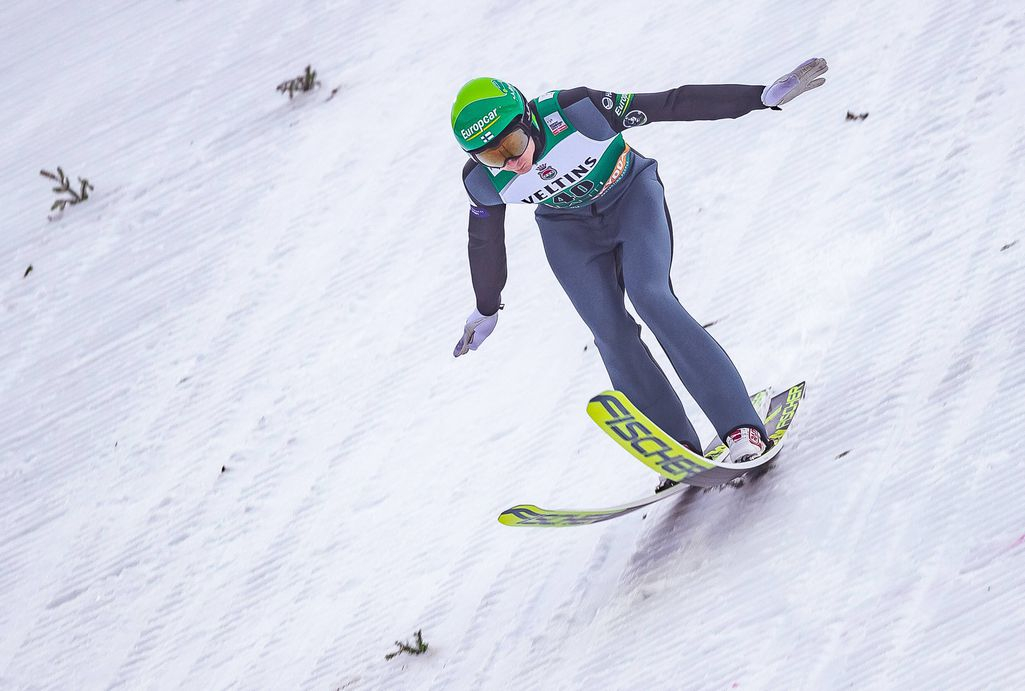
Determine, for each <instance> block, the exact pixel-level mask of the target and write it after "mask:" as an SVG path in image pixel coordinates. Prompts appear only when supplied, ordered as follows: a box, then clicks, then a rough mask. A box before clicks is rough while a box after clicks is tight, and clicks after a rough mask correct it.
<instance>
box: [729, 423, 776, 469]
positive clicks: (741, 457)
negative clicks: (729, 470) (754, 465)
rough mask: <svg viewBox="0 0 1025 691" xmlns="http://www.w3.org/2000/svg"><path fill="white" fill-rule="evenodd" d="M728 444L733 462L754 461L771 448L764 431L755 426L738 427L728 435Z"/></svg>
mask: <svg viewBox="0 0 1025 691" xmlns="http://www.w3.org/2000/svg"><path fill="white" fill-rule="evenodd" d="M726 446H728V447H729V449H730V462H731V463H744V462H745V461H753V460H754V459H756V458H758V457H759V456H761V455H762V454H763V453H765V451H766V450H767V449H768V448H769V445H768V444H767V443H766V442H765V439H763V438H762V433H761V432H759V431H758V430H756V429H755V428H754V427H738V428H737V429H735V430H733V431H732V432H730V433H729V434H728V435H726Z"/></svg>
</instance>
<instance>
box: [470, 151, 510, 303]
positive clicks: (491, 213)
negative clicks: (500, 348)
mask: <svg viewBox="0 0 1025 691" xmlns="http://www.w3.org/2000/svg"><path fill="white" fill-rule="evenodd" d="M473 168H474V164H473V163H472V162H469V163H467V165H466V167H465V168H464V169H463V177H464V181H465V177H466V175H467V174H468V173H469V172H470V171H471V170H472V169H473ZM467 194H469V195H470V221H469V236H470V239H469V242H468V244H467V252H468V254H469V257H470V280H471V281H472V283H473V293H474V295H475V296H476V298H477V311H478V312H480V313H481V314H485V315H490V314H494V313H495V312H497V311H498V307H499V305H500V304H501V303H502V289H503V288H505V280H506V277H507V275H508V270H507V267H506V258H505V204H495V205H491V206H488V205H484V204H480V203H478V202H477V200H476V199H475V198H474V196H473V194H472V193H471V192H470V191H469V190H467Z"/></svg>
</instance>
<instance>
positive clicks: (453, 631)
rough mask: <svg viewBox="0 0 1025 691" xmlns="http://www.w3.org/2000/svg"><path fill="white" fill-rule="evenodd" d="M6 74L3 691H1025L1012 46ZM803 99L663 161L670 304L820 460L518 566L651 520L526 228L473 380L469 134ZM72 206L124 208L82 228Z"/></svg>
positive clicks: (605, 12) (675, 34)
mask: <svg viewBox="0 0 1025 691" xmlns="http://www.w3.org/2000/svg"><path fill="white" fill-rule="evenodd" d="M0 46H3V48H2V50H0V74H2V75H3V77H2V78H3V85H4V87H5V88H4V93H5V95H6V98H5V99H3V101H0V124H2V125H3V131H4V137H3V138H0V201H2V204H3V209H4V214H3V216H4V219H5V221H4V223H3V228H4V232H3V233H2V234H0V257H2V258H3V261H2V264H0V266H2V267H3V270H2V271H0V319H2V322H0V328H2V334H3V336H2V338H0V384H2V386H3V392H4V395H3V397H2V399H0V564H2V565H3V566H2V568H0V688H5V689H6V688H11V689H34V688H47V689H49V688H54V689H56V688H60V689H68V688H76V689H106V688H131V689H135V688H161V689H164V688H168V689H170V688H187V689H221V688H239V689H254V688H259V689H291V688H303V689H325V690H327V689H347V690H348V689H379V688H408V689H450V688H452V689H464V688H465V689H470V688H488V689H505V688H511V687H513V686H522V687H525V688H530V687H539V688H553V689H575V688H603V689H604V688H608V689H656V688H658V689H662V688H665V689H675V688H687V689H691V688H693V689H728V688H744V689H752V688H755V689H757V688H763V689H781V688H815V689H818V688H840V687H843V688H850V687H854V688H866V687H872V688H915V687H917V688H937V687H946V688H965V687H972V688H982V687H989V688H1013V687H1016V686H1022V685H1023V684H1025V658H1022V656H1021V655H1020V649H1021V641H1022V640H1025V606H1023V605H1022V602H1023V599H1025V507H1023V502H1022V500H1021V498H1020V495H1019V483H1018V478H1020V473H1021V463H1022V461H1021V458H1020V453H1017V452H1018V451H1019V449H1020V438H1021V433H1020V431H1019V430H1018V429H1017V428H1016V425H1018V424H1020V420H1021V418H1022V415H1023V413H1025V398H1023V397H1022V395H1021V391H1022V389H1023V384H1025V364H1023V363H1025V329H1023V328H1022V326H1021V322H1020V319H1021V317H1020V314H1021V311H1022V310H1023V309H1025V297H1023V296H1025V271H1023V268H1025V259H1023V258H1025V254H1023V253H1025V238H1023V237H1022V235H1023V232H1022V230H1023V224H1022V220H1021V219H1022V215H1023V213H1025V163H1023V161H1025V121H1023V119H1022V113H1025V75H1023V72H1022V70H1021V65H1022V64H1025V9H1023V8H1022V6H1021V4H1020V3H1015V2H984V1H983V2H972V3H969V2H963V1H962V2H958V1H955V2H941V1H939V0H923V1H922V2H918V3H912V4H906V5H900V4H894V3H888V2H881V1H880V0H875V1H872V2H868V3H840V2H830V3H811V2H793V3H783V2H743V3H739V4H737V3H732V4H730V5H723V4H720V3H698V2H685V3H681V4H672V5H670V4H666V5H665V6H658V5H657V4H655V5H653V4H650V3H649V4H646V5H638V6H636V7H623V6H620V5H618V4H612V3H606V4H603V5H601V6H596V5H595V4H592V3H588V4H584V3H575V2H571V3H564V4H561V5H557V4H551V3H518V4H517V3H498V2H483V3H477V4H475V5H469V6H467V5H465V4H459V5H456V4H448V5H445V6H442V7H439V8H438V9H436V10H430V11H428V10H425V9H423V8H422V6H421V5H420V4H417V3H409V2H392V3H379V4H370V3H361V2H352V1H348V2H346V1H339V2H335V1H325V2H300V3H292V4H289V3H280V2H276V3H272V2H268V1H266V0H251V1H250V2H247V3H233V4H230V5H228V4H217V3H214V4H211V3H197V2H175V3H170V2H164V3H128V2H121V3H98V4H90V5H88V6H84V5H83V6H79V5H77V4H74V3H54V2H49V3H46V2H39V3H28V2H20V3H10V4H9V5H8V6H6V7H5V9H4V19H3V21H2V22H0ZM812 55H822V56H824V57H826V58H827V59H828V60H829V62H830V66H831V70H830V72H829V74H828V75H827V77H828V81H827V84H826V86H825V87H824V88H822V89H820V90H818V91H816V92H814V93H812V94H808V95H806V96H802V97H801V98H800V99H798V100H797V101H795V102H794V103H792V104H790V105H789V106H787V107H786V108H785V110H784V111H783V112H779V113H776V112H758V113H752V114H750V115H748V116H746V117H744V118H741V119H739V120H736V121H723V122H715V123H665V124H656V125H652V126H649V127H644V128H640V129H637V130H633V131H631V132H629V133H628V134H629V136H628V140H629V141H630V142H631V143H632V144H633V145H634V146H635V147H636V148H638V149H639V150H641V151H643V152H644V153H645V154H647V155H651V156H654V157H656V158H658V159H659V160H660V161H661V166H660V173H661V176H662V178H663V180H664V182H665V184H666V187H667V189H668V195H669V196H668V202H669V206H670V209H671V210H672V212H673V218H674V225H675V228H676V255H677V256H676V262H675V265H674V284H675V286H676V289H677V293H678V294H679V296H680V298H681V300H682V301H683V302H684V304H685V305H686V306H687V307H688V309H689V310H690V311H691V312H692V313H693V314H694V315H695V316H696V317H697V318H698V319H699V320H701V321H702V323H709V322H714V325H713V326H711V327H710V331H711V332H712V333H713V334H714V335H715V337H716V338H717V339H718V340H719V341H720V342H721V343H722V344H723V345H724V347H726V349H727V350H728V352H729V353H730V354H731V356H732V357H733V358H734V360H735V361H736V362H737V364H738V366H739V368H740V369H741V371H742V372H743V373H744V375H745V379H746V381H747V384H748V385H749V387H750V388H751V389H756V388H761V387H763V386H766V385H770V384H771V385H775V386H776V387H782V386H785V385H787V384H790V383H793V382H795V381H798V380H801V379H807V380H808V382H809V388H808V397H807V400H806V402H805V403H804V404H803V406H802V412H801V416H800V418H799V420H798V427H797V428H796V430H795V434H796V435H798V436H797V439H796V441H795V443H793V444H792V445H791V446H790V448H789V449H788V450H787V452H786V453H785V454H784V456H783V457H782V458H781V461H780V462H779V464H778V465H777V466H776V467H775V469H773V470H772V471H771V472H770V473H768V474H766V475H765V476H764V477H762V478H761V479H760V480H758V481H756V482H749V483H747V484H746V485H745V486H744V487H742V488H740V489H737V490H727V491H722V492H708V493H700V492H692V493H688V494H686V495H685V496H684V497H683V498H682V499H681V500H680V501H678V502H675V503H674V502H663V503H661V504H659V505H658V506H657V507H655V508H653V509H651V510H650V511H647V512H638V513H636V514H633V515H631V516H629V517H627V518H624V519H622V520H619V521H614V522H610V523H605V524H600V525H597V526H593V527H588V528H580V529H571V530H549V531H543V530H515V529H511V528H506V527H504V526H501V525H499V524H498V523H497V522H496V520H495V518H496V516H497V514H498V513H499V512H500V511H501V510H502V509H504V508H506V507H508V506H509V505H512V504H514V503H518V502H521V501H530V502H533V503H537V504H540V505H542V506H551V507H558V506H602V505H608V504H614V503H619V502H621V501H625V500H628V499H632V498H635V497H639V496H643V495H644V494H645V493H646V492H649V491H650V490H651V488H652V487H653V485H654V483H655V478H653V477H652V476H651V473H650V471H648V470H646V469H645V468H643V467H642V466H641V465H640V464H638V463H636V462H635V461H632V460H631V459H630V458H629V457H627V456H626V455H625V454H624V453H623V452H622V451H621V450H619V449H618V448H617V447H616V446H615V445H614V444H613V443H612V442H610V441H609V440H607V439H605V438H604V436H603V435H601V433H600V432H598V431H597V430H596V429H594V428H593V426H592V424H591V423H590V421H589V420H588V419H587V417H586V415H585V414H584V406H585V404H586V402H587V399H588V398H589V397H590V396H591V395H593V394H594V393H596V392H598V391H600V390H602V389H603V388H605V387H607V385H608V380H607V378H606V375H605V372H604V369H603V367H602V365H601V362H600V359H599V358H598V356H597V354H596V352H595V349H594V347H593V345H591V344H590V335H589V333H588V332H587V330H586V328H585V327H584V326H583V324H582V323H580V322H579V320H578V319H577V318H576V316H575V314H574V312H573V310H572V308H571V307H570V305H569V303H568V300H567V299H566V298H565V296H564V295H562V293H561V292H560V290H559V288H558V285H557V284H556V282H555V280H554V278H553V277H552V276H551V274H550V272H549V270H548V268H547V265H546V264H545V261H544V257H543V253H542V250H541V247H540V242H539V240H538V237H537V233H536V230H535V227H534V225H533V219H532V218H531V216H530V212H529V210H527V209H522V208H521V209H512V210H511V211H510V213H509V227H508V233H507V235H508V245H509V256H510V281H509V285H508V288H507V290H506V292H505V294H504V300H505V303H506V305H507V308H506V310H505V311H504V312H503V313H502V318H501V321H500V323H499V326H498V329H497V330H496V332H495V335H494V336H493V337H492V338H491V339H490V340H489V341H488V342H487V344H486V345H485V346H484V347H483V348H482V349H481V350H479V351H478V352H476V353H473V354H471V355H470V356H468V357H465V358H460V359H459V360H454V359H453V358H452V357H451V354H450V353H451V348H452V346H453V345H454V343H455V341H456V340H457V339H458V336H459V333H460V330H461V326H462V321H463V319H464V317H465V315H466V313H468V312H469V311H470V309H471V308H472V306H473V300H472V293H471V290H470V285H469V277H468V271H467V268H466V259H465V241H466V240H465V224H466V218H465V217H466V200H465V197H464V195H463V192H462V189H461V185H460V184H459V170H460V168H461V165H462V162H463V158H462V157H461V155H460V154H459V152H458V150H457V149H456V147H455V146H454V145H453V142H452V141H451V139H450V138H451V135H450V133H449V132H448V126H447V117H448V108H449V105H450V102H451V97H452V95H453V94H454V92H455V90H456V89H457V88H458V86H459V85H460V84H461V83H462V82H463V81H465V80H466V79H468V78H470V77H472V76H476V75H479V74H494V75H497V76H501V77H503V78H506V79H509V80H511V81H513V82H515V83H517V84H518V85H519V86H520V87H521V88H522V89H523V90H524V91H525V92H528V93H530V94H537V93H541V92H542V91H546V90H548V89H551V88H563V87H573V86H577V85H580V84H586V85H588V86H592V87H594V88H601V89H611V90H617V91H655V90H662V89H667V88H671V87H674V86H677V85H679V84H681V83H702V82H706V83H707V82H739V83H765V82H767V81H770V80H772V79H774V78H775V77H777V76H779V75H780V74H782V73H783V72H785V71H786V70H789V69H790V68H792V67H794V66H795V65H797V64H798V63H799V62H800V61H802V60H803V59H805V58H807V57H811V56H812ZM308 63H309V64H312V65H313V67H314V68H315V69H316V70H317V71H318V74H319V77H320V79H321V80H322V82H323V86H322V88H321V89H320V90H319V91H318V92H316V93H315V94H313V95H306V96H303V97H301V98H297V99H295V100H294V101H292V102H289V101H288V99H287V98H285V97H284V96H282V95H280V94H277V93H275V91H274V87H275V85H276V84H278V83H279V82H280V81H282V80H284V79H286V78H290V77H293V76H296V75H298V74H299V73H300V72H301V71H302V69H303V67H304V66H305V65H306V64H308ZM335 88H337V89H338V92H337V94H336V95H335V97H334V98H330V99H329V96H330V94H331V92H332V90H334V89H335ZM848 111H852V112H853V113H855V114H860V113H869V116H868V117H867V118H866V119H864V120H854V121H849V120H847V119H846V113H847V112H848ZM57 165H62V166H64V168H65V170H66V171H67V172H68V173H69V175H71V176H72V177H74V176H77V175H81V176H84V177H88V178H89V179H90V180H91V182H92V183H93V184H94V185H95V192H94V195H93V198H92V199H90V200H88V201H87V202H86V203H85V204H83V205H81V206H77V207H72V208H70V209H69V210H68V211H67V212H66V213H65V214H64V215H63V217H62V218H60V219H59V220H55V221H53V222H48V221H47V220H46V209H47V206H48V205H49V204H50V203H51V201H52V199H53V195H51V194H50V193H49V192H48V191H47V187H46V185H47V181H46V180H44V179H43V178H41V177H39V176H38V175H37V171H38V170H39V169H40V168H48V169H53V168H54V167H55V166H57ZM724 259H728V260H729V262H730V264H731V265H732V269H729V270H728V269H726V268H725V266H724V264H723V260H724ZM29 265H31V266H32V271H31V272H30V273H28V275H24V274H25V272H26V269H27V267H28V266H29ZM685 402H686V403H687V404H688V407H689V409H690V410H692V411H693V410H694V407H693V403H692V402H691V401H690V399H689V398H686V397H685ZM698 423H699V429H701V430H703V431H704V433H705V436H706V438H709V433H710V428H709V426H708V424H707V423H706V422H705V421H703V420H699V421H698ZM222 467H223V468H224V471H223V472H222ZM418 629H422V630H423V635H424V639H425V640H426V641H427V643H428V644H429V646H430V649H429V652H428V654H427V655H425V656H420V657H416V658H413V657H407V656H401V657H398V658H396V659H394V660H391V661H385V659H384V655H385V654H386V653H388V652H390V651H392V650H394V645H393V641H395V640H396V639H402V640H406V639H409V638H411V637H412V634H413V633H414V632H415V631H416V630H418Z"/></svg>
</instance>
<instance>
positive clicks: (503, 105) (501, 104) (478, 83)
mask: <svg viewBox="0 0 1025 691" xmlns="http://www.w3.org/2000/svg"><path fill="white" fill-rule="evenodd" d="M526 112H527V103H526V101H525V100H524V98H523V94H521V93H520V90H519V89H517V88H516V87H515V86H513V85H512V84H509V83H508V82H503V81H499V80H498V79H491V78H490V77H478V78H477V79H471V80H470V81H468V82H466V83H465V84H463V88H461V89H460V90H459V93H458V94H456V100H455V102H454V103H453V104H452V133H453V134H454V135H455V136H456V140H457V141H458V142H459V146H461V147H462V149H463V151H474V150H476V149H480V148H482V147H485V146H487V145H488V142H490V141H491V140H492V139H494V138H495V136H496V135H498V134H499V133H500V132H502V131H503V130H505V129H506V128H507V127H509V126H510V125H512V124H514V123H516V122H517V121H519V120H521V119H522V118H523V117H524V114H525V113H526Z"/></svg>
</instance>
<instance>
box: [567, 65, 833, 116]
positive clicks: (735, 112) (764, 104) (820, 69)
mask: <svg viewBox="0 0 1025 691" xmlns="http://www.w3.org/2000/svg"><path fill="white" fill-rule="evenodd" d="M828 69H829V66H828V65H827V64H826V61H825V60H824V59H822V58H812V59H810V60H806V61H805V62H803V63H801V64H800V65H798V66H797V67H796V68H794V70H793V71H791V72H788V73H787V74H785V75H783V76H782V77H780V78H779V79H777V80H776V81H775V82H773V83H772V84H770V85H769V86H768V87H766V86H764V85H760V84H759V85H746V84H685V85H683V86H678V87H676V88H675V89H669V90H668V91H658V92H654V93H636V94H628V93H614V92H611V91H596V90H595V89H589V88H587V87H583V86H580V87H577V88H575V89H568V90H566V91H561V92H559V106H560V107H561V108H562V109H563V110H566V109H568V108H571V107H574V106H576V108H575V110H577V111H581V108H582V107H586V108H588V109H590V107H591V106H593V110H592V112H594V111H596V112H597V113H598V114H600V116H601V118H602V119H604V120H605V122H607V123H608V125H609V126H610V127H611V128H612V130H613V131H614V132H622V131H623V130H625V129H627V128H629V127H637V126H639V125H646V124H648V123H652V122H671V121H677V122H679V121H685V120H721V119H723V118H739V117H740V116H742V115H747V114H748V113H750V112H751V111H754V110H763V109H765V108H774V109H777V110H778V109H779V106H781V105H783V104H784V103H788V102H789V101H791V100H792V99H794V98H795V97H797V96H799V95H800V94H802V93H804V92H805V91H810V90H811V89H815V88H817V87H819V86H822V84H823V83H824V82H825V79H823V78H822V75H823V74H825V72H826V70H828ZM578 104H579V105H578ZM575 115H576V116H577V117H576V118H573V116H572V115H571V116H570V117H571V119H574V121H576V119H581V120H583V121H585V122H586V121H587V120H589V119H593V116H588V115H587V114H586V113H585V112H578V113H576V114H575ZM599 122H600V120H599ZM599 129H600V128H599Z"/></svg>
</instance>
